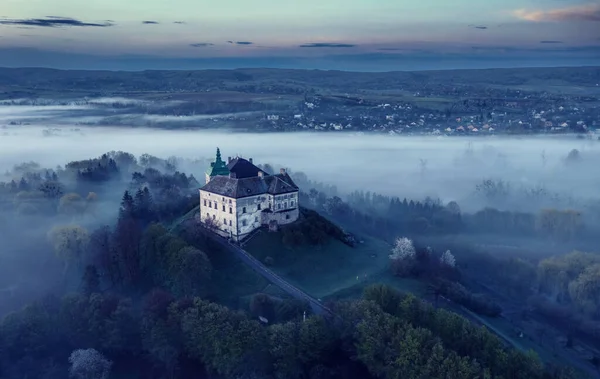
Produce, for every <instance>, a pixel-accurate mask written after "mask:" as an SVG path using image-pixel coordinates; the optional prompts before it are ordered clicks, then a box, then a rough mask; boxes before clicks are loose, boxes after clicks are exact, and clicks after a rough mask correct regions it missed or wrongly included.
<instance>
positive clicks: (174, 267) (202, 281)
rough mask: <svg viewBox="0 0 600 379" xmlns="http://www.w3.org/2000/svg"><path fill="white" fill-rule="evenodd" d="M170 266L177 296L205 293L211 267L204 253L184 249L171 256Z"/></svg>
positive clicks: (187, 248) (188, 248)
mask: <svg viewBox="0 0 600 379" xmlns="http://www.w3.org/2000/svg"><path fill="white" fill-rule="evenodd" d="M170 266H171V275H172V276H173V277H174V280H173V283H174V285H173V287H174V290H175V292H176V293H177V294H179V295H182V296H197V295H203V294H205V293H206V292H207V291H206V288H207V286H208V282H209V281H210V277H211V272H212V266H211V264H210V261H209V260H208V257H207V256H206V254H205V253H204V252H202V251H200V250H198V249H196V248H194V247H191V246H188V247H184V248H183V249H181V250H179V251H178V252H177V253H176V254H175V255H174V256H173V258H172V261H171V262H170Z"/></svg>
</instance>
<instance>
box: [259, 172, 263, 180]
mask: <svg viewBox="0 0 600 379" xmlns="http://www.w3.org/2000/svg"><path fill="white" fill-rule="evenodd" d="M258 177H259V178H261V179H262V178H263V177H264V176H263V172H262V171H259V172H258Z"/></svg>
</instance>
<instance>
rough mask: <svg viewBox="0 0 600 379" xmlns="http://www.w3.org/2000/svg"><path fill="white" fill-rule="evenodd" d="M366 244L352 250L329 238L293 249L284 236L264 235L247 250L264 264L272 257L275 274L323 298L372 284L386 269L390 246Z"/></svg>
mask: <svg viewBox="0 0 600 379" xmlns="http://www.w3.org/2000/svg"><path fill="white" fill-rule="evenodd" d="M363 242H364V243H362V244H358V245H357V246H356V247H350V246H348V245H345V244H344V243H342V242H340V241H338V240H335V239H330V240H329V241H328V242H326V243H325V244H324V245H320V246H311V245H303V246H299V247H294V248H291V247H288V246H285V245H284V244H283V242H282V234H281V233H268V232H261V233H259V234H257V235H256V236H255V237H253V238H252V239H251V240H250V241H248V243H247V244H246V245H245V246H244V248H245V249H246V251H248V252H249V253H250V254H252V255H254V256H255V257H256V258H258V259H259V260H261V261H262V262H265V259H266V258H267V257H271V258H272V259H273V264H272V266H271V269H272V270H273V271H274V272H275V273H277V274H278V275H280V276H281V277H283V278H285V279H286V280H288V281H289V282H290V283H292V284H294V285H296V286H298V287H299V288H301V289H302V290H304V291H306V292H307V293H309V294H310V295H312V296H315V297H317V298H323V297H326V296H328V295H331V294H333V293H336V292H339V291H341V290H343V289H345V288H348V287H353V286H355V285H356V284H357V283H363V282H368V281H371V278H377V277H378V276H379V274H380V273H381V271H383V270H385V269H386V267H387V265H388V261H389V258H388V255H389V251H390V246H389V245H388V244H386V243H385V242H382V241H379V240H376V239H373V238H365V239H364V240H363Z"/></svg>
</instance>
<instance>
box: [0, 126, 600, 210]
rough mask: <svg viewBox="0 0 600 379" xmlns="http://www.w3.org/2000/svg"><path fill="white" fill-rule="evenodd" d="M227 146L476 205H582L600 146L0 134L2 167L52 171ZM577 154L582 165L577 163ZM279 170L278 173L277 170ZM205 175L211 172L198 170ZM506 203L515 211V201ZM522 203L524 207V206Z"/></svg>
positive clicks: (591, 187) (65, 129)
mask: <svg viewBox="0 0 600 379" xmlns="http://www.w3.org/2000/svg"><path fill="white" fill-rule="evenodd" d="M216 147H220V148H221V151H222V154H223V156H224V157H227V156H236V155H240V156H243V157H247V158H249V157H252V158H254V161H255V162H257V163H270V164H273V165H276V166H280V165H282V166H285V167H287V168H288V169H291V170H292V171H302V172H304V173H306V174H307V175H308V177H309V178H310V179H311V180H315V181H319V182H326V183H327V184H331V185H336V186H337V187H338V189H339V191H340V192H341V193H348V192H351V191H354V190H363V191H371V192H377V193H381V194H385V195H392V196H399V197H401V198H402V197H406V198H409V199H411V198H412V199H422V198H424V197H426V196H430V197H434V198H440V199H441V200H442V201H444V202H447V201H451V200H456V201H459V203H461V205H462V204H463V203H464V205H465V206H468V204H470V203H472V204H473V207H475V208H477V207H480V206H481V204H477V203H476V202H475V201H474V200H475V199H473V198H472V196H473V189H474V187H475V185H476V184H478V183H480V182H481V181H482V180H484V179H493V180H503V181H506V182H509V183H510V185H511V188H514V189H518V188H544V189H545V190H546V191H549V192H552V193H560V194H561V195H562V196H568V197H571V198H577V199H582V200H584V199H594V198H595V197H596V196H597V191H595V189H596V188H598V186H599V184H600V173H599V172H598V171H597V169H595V167H596V165H597V163H596V162H598V159H599V158H600V146H599V144H598V142H597V141H590V140H580V139H576V138H575V137H573V136H563V137H522V138H510V137H487V138H483V137H480V138H467V137H454V136H453V137H433V136H423V137H403V136H389V135H365V134H355V133H256V134H254V133H236V132H232V131H227V130H224V131H215V130H182V131H174V130H159V129H149V128H135V129H134V128H116V127H81V126H75V125H73V126H70V127H69V126H66V125H45V126H41V125H9V126H4V127H3V129H2V130H1V131H0V157H1V160H0V170H2V172H5V171H7V170H10V169H11V168H12V167H13V166H14V165H16V164H19V163H22V162H25V161H35V162H38V163H40V164H41V165H42V166H44V167H47V168H53V167H56V166H57V165H64V164H66V163H68V162H69V161H73V160H81V159H89V158H93V157H97V156H99V155H101V154H103V153H105V152H108V151H113V150H114V151H119V150H121V151H126V152H130V153H132V154H134V155H137V156H139V155H141V154H144V153H149V154H152V155H155V156H159V157H163V158H166V157H170V156H177V157H182V158H189V159H207V158H211V157H213V156H214V152H215V149H216ZM573 149H577V150H578V151H579V152H580V157H581V160H580V161H579V162H575V163H573V164H567V162H566V161H565V158H566V157H567V155H568V154H569V152H570V151H571V150H573ZM276 169H277V167H276ZM189 170H193V171H194V172H192V173H193V174H194V175H195V176H196V177H199V178H202V172H203V170H204V167H191V168H189ZM506 206H510V204H507V205H506ZM519 206H520V205H519Z"/></svg>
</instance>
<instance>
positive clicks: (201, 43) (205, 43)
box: [190, 42, 215, 47]
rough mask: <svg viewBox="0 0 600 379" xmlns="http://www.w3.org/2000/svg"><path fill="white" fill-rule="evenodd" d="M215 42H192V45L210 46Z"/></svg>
mask: <svg viewBox="0 0 600 379" xmlns="http://www.w3.org/2000/svg"><path fill="white" fill-rule="evenodd" d="M214 45H215V44H214V43H208V42H200V43H192V44H190V46H191V47H208V46H214Z"/></svg>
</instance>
